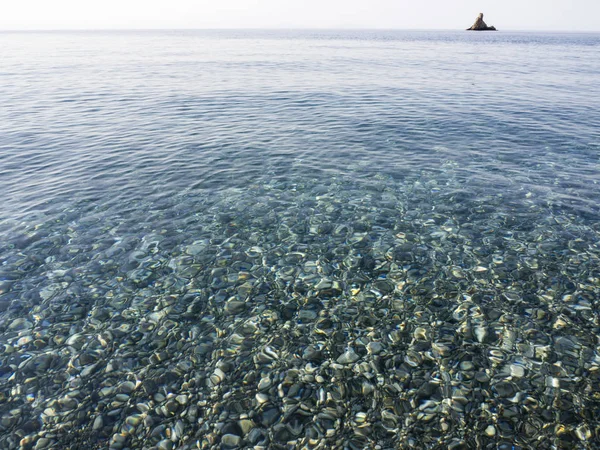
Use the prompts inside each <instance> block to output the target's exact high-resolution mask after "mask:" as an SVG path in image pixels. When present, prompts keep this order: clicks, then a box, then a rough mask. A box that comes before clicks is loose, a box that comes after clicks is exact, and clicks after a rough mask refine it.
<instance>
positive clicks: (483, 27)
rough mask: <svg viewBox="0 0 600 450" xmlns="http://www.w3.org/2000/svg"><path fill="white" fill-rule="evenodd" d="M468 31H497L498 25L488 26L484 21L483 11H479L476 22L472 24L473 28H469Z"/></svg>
mask: <svg viewBox="0 0 600 450" xmlns="http://www.w3.org/2000/svg"><path fill="white" fill-rule="evenodd" d="M467 31H496V27H493V26H492V27H488V26H487V24H486V23H485V22H484V21H483V13H479V15H478V16H477V20H476V21H475V23H474V24H473V25H472V26H471V28H467Z"/></svg>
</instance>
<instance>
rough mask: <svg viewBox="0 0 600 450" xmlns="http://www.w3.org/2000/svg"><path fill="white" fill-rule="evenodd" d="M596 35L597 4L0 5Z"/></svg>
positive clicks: (49, 19) (83, 13) (207, 23)
mask: <svg viewBox="0 0 600 450" xmlns="http://www.w3.org/2000/svg"><path fill="white" fill-rule="evenodd" d="M479 12H483V13H484V14H485V20H486V22H487V23H488V25H495V26H496V27H497V28H499V29H501V30H509V29H513V30H514V29H517V30H532V29H536V30H574V31H586V30H592V31H600V0H549V1H548V0H544V1H543V0H1V1H0V29H2V30H7V29H105V28H110V29H113V28H409V29H427V28H433V29H463V28H467V27H469V26H470V25H471V23H472V22H473V21H474V20H475V17H476V16H477V14H478V13H479Z"/></svg>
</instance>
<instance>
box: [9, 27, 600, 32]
mask: <svg viewBox="0 0 600 450" xmlns="http://www.w3.org/2000/svg"><path fill="white" fill-rule="evenodd" d="M85 31H88V32H106V31H468V30H467V29H464V28H389V27H376V28H372V27H331V28H325V27H214V28H212V27H211V28H209V27H206V28H164V27H156V28H120V27H118V28H5V29H3V28H0V33H11V32H16V33H19V32H33V33H40V32H85ZM502 31H511V32H521V33H528V32H531V33H535V32H554V33H557V32H565V33H600V29H597V30H592V29H581V30H580V29H568V28H556V29H548V28H539V29H535V28H534V29H531V28H530V29H525V30H524V29H519V28H500V29H498V30H496V32H502Z"/></svg>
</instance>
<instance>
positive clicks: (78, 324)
mask: <svg viewBox="0 0 600 450" xmlns="http://www.w3.org/2000/svg"><path fill="white" fill-rule="evenodd" d="M551 195H552V194H551V193H550V192H549V191H542V190H541V189H540V190H539V191H531V192H529V191H527V190H519V189H515V188H513V189H512V190H511V189H506V190H500V189H499V190H496V191H495V193H493V194H489V189H488V190H487V191H486V188H485V187H480V188H478V187H476V186H468V185H467V184H465V183H461V182H459V181H456V180H453V179H452V177H451V176H450V175H448V174H444V173H440V174H435V176H429V177H428V176H427V174H420V175H419V176H418V177H415V178H414V179H410V178H406V179H403V180H401V181H398V180H393V179H390V178H386V177H379V178H378V177H376V176H374V177H373V178H372V179H371V180H369V181H368V182H367V181H363V182H361V183H359V182H352V181H344V180H340V179H335V178H332V179H331V180H329V181H327V182H326V183H323V182H322V181H321V182H318V181H317V180H314V181H312V180H305V181H303V182H297V183H292V182H273V183H269V184H264V185H253V186H249V187H248V188H246V189H227V190H223V191H222V192H220V193H210V194H208V193H207V194H202V193H201V192H196V193H192V192H188V193H181V194H179V195H176V196H165V198H164V199H163V200H160V201H156V200H155V201H153V202H144V200H143V199H140V200H139V201H137V202H135V201H132V202H131V204H129V205H127V207H123V205H120V206H118V207H117V206H107V205H105V206H103V205H102V204H94V203H93V202H86V203H83V204H77V202H74V203H73V204H72V205H71V206H70V207H69V208H67V207H64V208H62V209H60V208H59V209H55V210H52V211H50V210H49V211H48V212H46V214H45V215H41V216H38V217H36V218H33V219H30V220H28V221H26V222H24V223H25V224H23V223H21V224H18V223H11V224H9V223H8V222H7V221H4V222H2V227H3V228H2V229H1V230H0V231H1V232H2V236H3V242H2V243H0V256H1V261H0V264H1V265H0V267H1V281H0V311H1V312H0V340H1V347H0V430H1V433H0V448H3V449H13V448H26V449H31V448H34V449H42V448H61V449H62V448H89V449H94V448H110V449H127V448H144V449H161V450H165V449H167V450H168V449H193V448H201V449H213V448H214V449H234V448H256V449H261V448H273V449H292V448H314V449H317V448H319V449H329V448H340V449H342V448H343V449H363V448H373V449H392V448H418V449H424V448H427V449H437V448H439V449H442V448H443V449H446V448H447V449H459V448H489V449H507V450H508V449H518V448H578V449H579V448H581V449H588V448H590V449H591V448H598V446H599V445H600V354H599V350H600V347H599V342H598V335H599V316H598V300H599V298H600V297H599V291H600V264H599V263H600V247H599V245H598V242H599V241H600V225H599V223H600V222H599V221H598V220H597V218H598V215H597V214H593V213H592V212H589V211H588V212H587V213H585V214H584V213H581V212H580V211H579V210H578V209H577V205H572V204H569V203H568V202H564V201H563V202H562V203H561V200H560V199H559V198H554V197H552V196H551Z"/></svg>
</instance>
